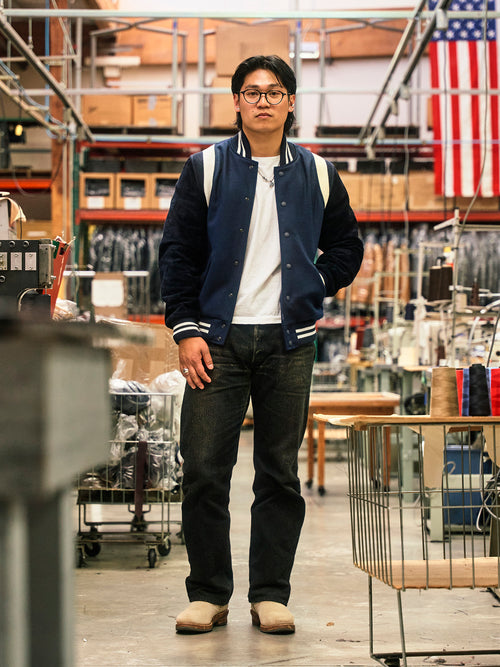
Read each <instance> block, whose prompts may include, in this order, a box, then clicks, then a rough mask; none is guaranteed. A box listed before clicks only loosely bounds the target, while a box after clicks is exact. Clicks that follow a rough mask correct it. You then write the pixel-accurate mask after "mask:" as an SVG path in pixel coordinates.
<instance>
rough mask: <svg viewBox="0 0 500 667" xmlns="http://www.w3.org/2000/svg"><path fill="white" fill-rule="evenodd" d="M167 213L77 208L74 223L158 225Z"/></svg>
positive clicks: (146, 210) (144, 210)
mask: <svg viewBox="0 0 500 667" xmlns="http://www.w3.org/2000/svg"><path fill="white" fill-rule="evenodd" d="M166 216H167V211H158V210H153V209H141V210H138V211H133V210H130V211H129V210H123V209H110V208H105V209H104V208H103V209H91V208H79V209H77V210H76V211H75V222H76V224H77V225H79V224H80V223H81V222H105V223H107V224H117V225H121V224H124V223H134V222H140V223H141V224H151V225H158V224H160V223H163V222H164V221H165V218H166Z"/></svg>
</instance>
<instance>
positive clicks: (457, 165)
mask: <svg viewBox="0 0 500 667" xmlns="http://www.w3.org/2000/svg"><path fill="white" fill-rule="evenodd" d="M449 55H450V59H449V68H450V70H449V71H450V86H451V88H460V81H459V78H458V61H457V45H456V42H451V43H450V45H449ZM450 102H451V138H452V148H451V150H452V154H453V191H454V192H455V193H456V194H457V195H459V196H460V195H461V194H462V182H461V154H460V138H461V137H460V128H461V125H460V98H459V96H458V95H452V96H451V100H450Z"/></svg>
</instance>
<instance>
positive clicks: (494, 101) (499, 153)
mask: <svg viewBox="0 0 500 667" xmlns="http://www.w3.org/2000/svg"><path fill="white" fill-rule="evenodd" d="M488 50H489V61H490V85H491V88H495V89H498V84H499V81H498V51H497V44H496V42H489V43H488ZM490 107H491V136H492V139H493V142H492V146H491V153H492V169H491V172H492V174H491V178H492V194H493V193H496V194H500V145H499V143H498V142H499V140H500V108H499V104H498V95H491V96H490ZM495 140H496V141H495Z"/></svg>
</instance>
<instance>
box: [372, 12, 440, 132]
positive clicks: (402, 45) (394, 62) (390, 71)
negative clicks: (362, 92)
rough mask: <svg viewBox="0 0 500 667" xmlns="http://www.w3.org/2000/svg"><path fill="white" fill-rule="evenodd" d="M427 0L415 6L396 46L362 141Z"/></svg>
mask: <svg viewBox="0 0 500 667" xmlns="http://www.w3.org/2000/svg"><path fill="white" fill-rule="evenodd" d="M426 2H427V0H420V4H419V5H418V7H416V8H415V12H414V16H413V18H412V19H411V21H410V23H408V24H407V26H406V28H405V31H404V33H403V36H402V37H401V39H400V41H399V44H398V46H397V48H396V51H395V52H394V55H393V57H392V59H391V62H390V64H389V69H388V70H387V74H386V76H385V79H384V82H383V84H382V87H381V89H380V93H379V95H378V97H377V99H376V101H375V104H374V105H373V108H372V111H371V113H370V116H369V117H368V120H367V121H366V125H365V127H364V128H363V129H362V130H361V133H360V135H359V139H360V141H362V140H363V139H364V137H365V136H366V135H367V134H368V133H369V132H370V130H371V123H372V120H373V118H374V116H375V113H376V111H377V109H378V107H379V104H380V103H381V101H382V98H383V97H384V95H385V91H386V90H387V86H388V85H389V82H390V80H391V77H392V75H393V74H394V71H395V70H396V67H397V65H398V63H399V61H400V60H401V58H402V56H403V55H404V52H405V49H406V47H407V46H408V43H409V41H410V39H411V38H412V36H413V33H414V31H415V27H416V25H417V20H418V17H419V15H420V12H421V11H422V9H423V8H424V7H425V4H426Z"/></svg>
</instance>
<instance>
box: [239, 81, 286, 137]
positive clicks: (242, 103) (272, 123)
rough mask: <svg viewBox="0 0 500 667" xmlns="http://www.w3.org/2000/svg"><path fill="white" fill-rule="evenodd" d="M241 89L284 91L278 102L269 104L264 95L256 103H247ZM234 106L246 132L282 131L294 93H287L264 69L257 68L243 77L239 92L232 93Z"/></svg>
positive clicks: (261, 91) (265, 91)
mask: <svg viewBox="0 0 500 667" xmlns="http://www.w3.org/2000/svg"><path fill="white" fill-rule="evenodd" d="M243 91H257V92H259V93H267V92H269V91H279V92H281V93H285V95H284V97H283V99H282V100H281V102H280V103H279V104H269V102H268V101H267V100H266V98H265V96H264V95H261V97H260V100H259V101H258V102H257V103H256V104H250V103H248V102H247V101H246V100H245V98H244V97H243V95H242V92H243ZM233 100H234V108H235V110H236V111H239V112H240V114H241V123H242V126H243V130H244V131H247V132H249V131H250V132H276V131H278V130H280V131H282V130H283V126H284V124H285V121H286V119H287V117H288V113H289V112H290V111H293V107H294V104H295V95H288V94H287V93H286V88H285V87H284V86H283V85H282V84H281V83H280V82H279V81H278V80H277V79H276V77H275V75H274V74H273V73H272V72H270V71H269V70H266V69H258V70H255V71H254V72H251V73H250V74H248V76H247V77H245V80H244V82H243V85H242V87H241V91H240V94H239V95H238V94H236V93H235V94H233Z"/></svg>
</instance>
